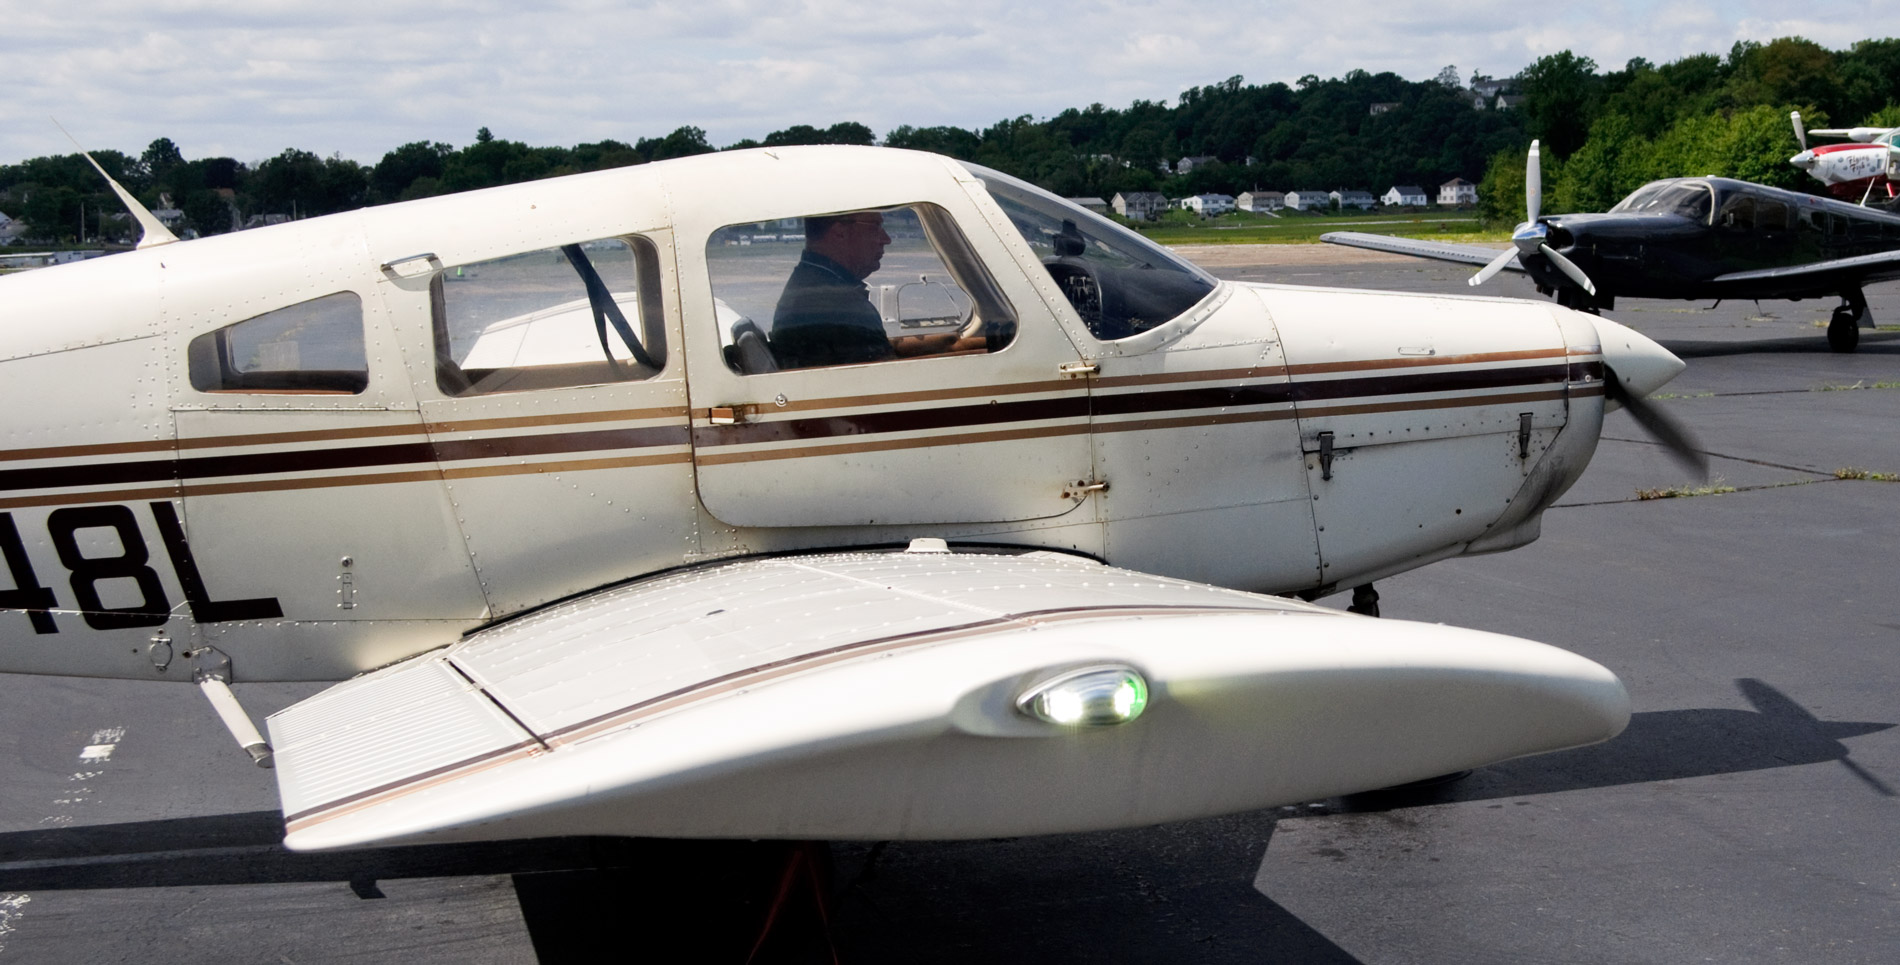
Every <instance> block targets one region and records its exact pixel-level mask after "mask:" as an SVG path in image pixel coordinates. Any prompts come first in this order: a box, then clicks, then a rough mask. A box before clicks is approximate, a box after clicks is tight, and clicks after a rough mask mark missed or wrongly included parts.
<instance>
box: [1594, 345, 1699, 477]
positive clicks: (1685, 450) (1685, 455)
mask: <svg viewBox="0 0 1900 965" xmlns="http://www.w3.org/2000/svg"><path fill="white" fill-rule="evenodd" d="M1603 374H1604V379H1603V392H1604V395H1605V397H1607V398H1608V399H1609V401H1611V402H1614V403H1616V404H1618V405H1621V406H1622V407H1623V408H1624V409H1627V410H1628V411H1629V414H1630V417H1631V418H1633V419H1635V420H1636V424H1637V425H1639V426H1642V427H1643V431H1644V432H1647V433H1649V434H1650V436H1651V437H1653V438H1654V439H1655V440H1656V441H1657V442H1658V443H1660V444H1661V445H1662V447H1663V448H1664V449H1666V450H1668V451H1669V455H1670V456H1671V457H1672V458H1674V459H1675V460H1676V462H1677V464H1679V465H1681V466H1682V467H1683V468H1684V469H1687V470H1689V471H1691V472H1693V473H1695V474H1696V476H1697V478H1707V477H1708V475H1709V457H1708V455H1707V454H1706V453H1704V452H1703V451H1702V448H1701V445H1700V444H1699V443H1697V442H1696V439H1695V436H1693V435H1691V434H1690V433H1689V428H1688V427H1687V426H1685V425H1683V424H1682V423H1681V422H1678V421H1677V420H1676V418H1675V417H1674V416H1672V415H1669V414H1668V413H1666V412H1664V411H1663V410H1662V409H1660V408H1658V407H1657V406H1656V404H1655V403H1653V402H1651V401H1649V400H1648V399H1646V398H1644V397H1642V396H1640V395H1637V394H1636V393H1634V392H1631V391H1630V390H1629V388H1628V387H1627V386H1625V385H1624V384H1623V380H1622V378H1621V377H1619V376H1618V375H1617V374H1616V370H1615V369H1612V368H1610V367H1609V366H1608V365H1605V366H1604V367H1603Z"/></svg>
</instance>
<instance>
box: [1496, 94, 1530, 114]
mask: <svg viewBox="0 0 1900 965" xmlns="http://www.w3.org/2000/svg"><path fill="white" fill-rule="evenodd" d="M1523 104H1524V95H1523V94H1499V95H1498V99H1497V105H1498V110H1501V111H1510V110H1516V109H1517V108H1519V107H1521V106H1523Z"/></svg>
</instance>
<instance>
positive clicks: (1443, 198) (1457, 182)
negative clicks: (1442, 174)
mask: <svg viewBox="0 0 1900 965" xmlns="http://www.w3.org/2000/svg"><path fill="white" fill-rule="evenodd" d="M1438 203H1439V204H1440V205H1441V206H1443V207H1447V208H1460V207H1464V206H1466V205H1473V204H1477V203H1478V186H1477V185H1475V184H1472V183H1471V182H1470V181H1467V180H1465V179H1464V178H1452V179H1451V180H1449V181H1446V182H1445V183H1444V184H1441V185H1439V186H1438Z"/></svg>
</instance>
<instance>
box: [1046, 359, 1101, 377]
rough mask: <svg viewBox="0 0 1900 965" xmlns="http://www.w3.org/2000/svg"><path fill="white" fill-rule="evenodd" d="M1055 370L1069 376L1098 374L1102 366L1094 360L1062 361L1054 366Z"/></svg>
mask: <svg viewBox="0 0 1900 965" xmlns="http://www.w3.org/2000/svg"><path fill="white" fill-rule="evenodd" d="M1056 371H1057V372H1060V373H1062V374H1063V375H1070V376H1074V375H1099V374H1100V373H1101V371H1102V366H1101V365H1100V364H1098V363H1095V362H1064V363H1062V364H1061V365H1058V366H1056Z"/></svg>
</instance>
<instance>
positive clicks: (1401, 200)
mask: <svg viewBox="0 0 1900 965" xmlns="http://www.w3.org/2000/svg"><path fill="white" fill-rule="evenodd" d="M1379 203H1380V204H1390V205H1400V206H1412V207H1423V206H1425V205H1428V204H1431V203H1432V199H1431V198H1429V197H1427V196H1426V194H1425V189H1424V188H1421V187H1419V186H1418V185H1416V184H1395V185H1393V186H1392V188H1391V189H1390V190H1388V191H1386V193H1384V194H1382V195H1379Z"/></svg>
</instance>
